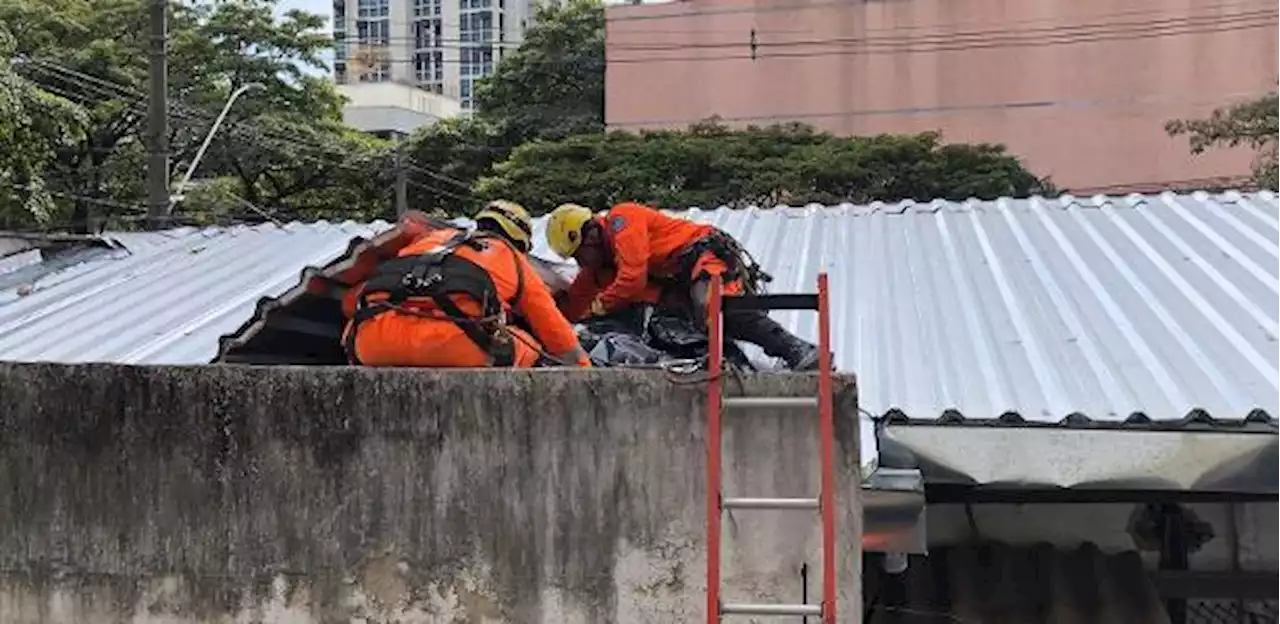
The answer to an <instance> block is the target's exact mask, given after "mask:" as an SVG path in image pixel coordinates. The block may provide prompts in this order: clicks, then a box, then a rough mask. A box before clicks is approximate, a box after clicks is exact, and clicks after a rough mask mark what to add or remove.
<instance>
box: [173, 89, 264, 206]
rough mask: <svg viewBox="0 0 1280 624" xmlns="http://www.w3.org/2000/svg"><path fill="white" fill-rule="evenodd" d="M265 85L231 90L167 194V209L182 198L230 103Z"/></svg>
mask: <svg viewBox="0 0 1280 624" xmlns="http://www.w3.org/2000/svg"><path fill="white" fill-rule="evenodd" d="M265 88H266V87H265V86H263V85H262V84H259V83H257V82H250V83H248V84H246V85H244V86H242V87H240V88H239V89H236V90H235V91H232V92H231V97H229V98H227V103H226V104H223V105H222V112H221V113H218V118H217V119H216V120H214V122H213V127H212V128H209V134H207V135H205V137H204V143H201V144H200V149H199V151H197V152H196V157H195V158H193V159H191V166H189V167H187V173H186V175H184V176H182V181H181V182H179V183H178V188H176V189H174V191H173V194H172V195H170V196H169V209H170V210H173V204H174V203H175V202H177V201H178V200H181V199H182V198H183V195H182V191H184V190H186V188H187V183H188V182H190V181H191V174H193V173H195V171H196V166H197V165H199V164H200V159H201V158H204V152H205V150H207V149H209V144H210V143H212V142H213V135H215V134H217V133H218V128H219V127H221V126H222V120H223V119H226V118H227V113H228V112H229V111H230V110H231V105H232V104H235V103H236V99H237V98H239V97H240V96H241V95H244V92H245V91H249V90H251V89H265Z"/></svg>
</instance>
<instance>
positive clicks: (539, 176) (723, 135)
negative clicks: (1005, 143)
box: [477, 122, 1056, 212]
mask: <svg viewBox="0 0 1280 624" xmlns="http://www.w3.org/2000/svg"><path fill="white" fill-rule="evenodd" d="M1054 192H1056V191H1055V189H1053V187H1052V185H1051V184H1050V183H1049V182H1048V181H1047V180H1040V179H1038V178H1037V177H1036V176H1035V175H1033V174H1031V173H1030V172H1028V171H1027V170H1026V169H1025V168H1023V167H1022V165H1021V164H1020V163H1019V162H1018V160H1017V159H1016V158H1014V157H1013V156H1010V155H1009V154H1007V153H1006V152H1005V150H1004V148H1003V147H1001V146H995V145H963V144H953V145H947V144H943V143H942V141H941V137H940V136H939V135H937V134H935V133H925V134H919V135H902V136H894V135H881V136H874V137H858V138H852V139H846V138H838V137H834V136H831V135H830V134H826V133H822V132H818V131H816V130H814V129H813V128H811V127H809V126H806V125H803V124H786V125H776V126H770V127H764V128H760V127H751V128H747V129H745V130H741V131H733V130H730V129H729V128H726V127H724V126H722V125H719V124H717V123H714V122H709V123H703V124H698V125H695V126H693V127H691V128H690V129H689V130H687V131H660V132H646V133H641V134H632V133H627V132H610V133H607V134H594V135H578V136H572V137H568V138H566V139H564V140H561V141H534V142H531V143H528V144H526V145H523V146H521V147H519V148H517V149H516V150H515V151H514V152H513V153H512V154H511V157H510V159H508V160H507V161H506V162H504V163H502V164H500V165H498V166H496V167H495V168H494V173H493V175H492V176H489V177H486V178H484V179H483V180H481V181H480V183H479V184H478V186H477V193H478V194H479V195H480V196H482V197H498V196H506V197H517V198H519V199H520V200H521V201H523V202H525V203H526V205H527V206H528V207H529V208H530V209H531V210H534V211H535V212H544V211H546V210H549V209H550V208H552V207H554V206H555V205H557V204H559V203H562V202H566V201H574V202H578V203H583V204H586V205H591V206H597V207H603V206H608V205H612V204H615V203H618V202H621V201H627V200H635V201H642V202H647V203H651V204H655V205H659V206H664V207H687V206H703V207H714V206H722V205H727V206H731V207H733V206H745V205H751V204H755V205H764V206H771V205H776V204H781V203H787V204H803V203H808V202H820V203H837V202H842V201H850V202H858V203H864V202H870V201H875V200H882V201H893V200H901V199H916V200H928V199H934V198H947V199H958V200H959V199H967V198H969V197H980V198H993V197H997V196H1026V195H1031V194H1037V193H1038V194H1052V193H1054Z"/></svg>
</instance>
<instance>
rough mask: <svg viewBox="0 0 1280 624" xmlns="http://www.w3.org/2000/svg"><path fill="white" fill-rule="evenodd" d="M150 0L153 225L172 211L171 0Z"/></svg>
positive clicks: (149, 145) (149, 213)
mask: <svg viewBox="0 0 1280 624" xmlns="http://www.w3.org/2000/svg"><path fill="white" fill-rule="evenodd" d="M150 2H151V40H150V46H149V54H148V56H149V61H148V70H149V73H150V83H151V88H150V90H149V98H148V104H147V134H148V138H149V141H148V142H147V148H148V150H149V152H150V158H149V159H148V161H147V204H148V206H147V216H148V217H149V220H150V222H151V227H152V228H157V227H160V226H161V225H162V223H163V221H164V219H163V217H166V216H168V214H169V68H168V58H167V55H168V49H167V48H168V39H169V19H168V17H169V16H168V9H169V6H168V0H150Z"/></svg>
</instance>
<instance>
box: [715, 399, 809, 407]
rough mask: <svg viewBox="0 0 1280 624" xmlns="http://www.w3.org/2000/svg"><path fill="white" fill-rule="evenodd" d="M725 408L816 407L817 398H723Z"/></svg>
mask: <svg viewBox="0 0 1280 624" xmlns="http://www.w3.org/2000/svg"><path fill="white" fill-rule="evenodd" d="M722 401H723V402H724V406H725V407H742V408H752V407H758V408H779V407H818V397H725V398H724V399H722Z"/></svg>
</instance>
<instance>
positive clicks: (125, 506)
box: [0, 365, 861, 624]
mask: <svg viewBox="0 0 1280 624" xmlns="http://www.w3.org/2000/svg"><path fill="white" fill-rule="evenodd" d="M737 383H738V382H731V383H730V389H731V390H732V391H735V392H736V391H737ZM742 383H743V384H744V388H745V391H746V392H748V393H750V394H769V395H774V394H784V395H785V394H803V393H810V392H812V391H813V390H814V386H815V385H816V384H815V379H814V378H813V377H811V376H765V377H756V378H748V379H746V380H744V381H742ZM841 388H842V390H841V392H840V394H839V398H838V403H839V406H840V407H839V408H838V409H839V410H840V413H841V415H840V418H839V421H838V426H837V430H838V431H837V438H838V439H837V452H838V453H839V457H840V458H841V460H840V461H839V462H838V467H837V472H838V479H841V480H842V482H846V483H853V482H854V481H853V471H854V467H855V466H856V464H857V462H856V458H857V456H858V455H857V452H856V449H855V448H854V445H855V443H856V440H857V431H858V429H857V427H856V426H855V421H854V419H853V414H855V410H854V393H853V391H852V388H851V382H849V381H848V380H842V381H841ZM703 389H704V386H703V385H702V384H701V383H684V384H679V383H674V382H673V381H672V380H671V379H669V378H668V377H666V376H664V375H663V374H660V373H656V372H654V373H645V372H636V371H630V372H627V371H593V372H560V371H536V372H516V373H512V372H454V373H449V372H440V371H413V370H373V369H347V368H339V369H308V368H301V367H295V368H248V367H232V366H216V367H193V368H167V367H122V366H110V365H89V366H58V365H0V410H2V411H0V621H2V622H6V623H17V624H24V623H35V622H40V623H46V622H49V623H52V622H77V623H97V622H113V623H114V622H138V623H141V622H149V623H159V622H165V623H176V622H197V621H198V622H249V621H252V622H259V621H261V622H349V621H365V622H441V623H451V624H452V623H455V622H456V623H464V622H465V623H477V624H478V623H492V622H519V623H521V624H525V623H535V622H547V623H556V624H569V623H579V622H580V623H584V624H588V623H589V624H597V623H602V622H627V623H630V622H661V623H666V624H669V623H672V622H690V621H697V620H698V619H700V618H701V617H702V615H701V614H702V608H703V599H704V598H703V596H704V594H703V585H704V581H703V575H704V565H705V559H704V555H703V552H704V549H703V523H704V515H703V514H704V501H705V498H704V497H705V490H704V487H703V484H704V471H705V462H704V446H703V432H704V431H703V428H704V418H703V411H702V405H703V403H702V397H703ZM815 426H816V418H812V419H810V418H806V417H805V416H804V415H803V414H798V413H796V412H790V413H776V412H772V411H768V410H764V411H759V412H747V413H734V414H732V415H731V416H730V417H729V418H727V420H726V431H725V435H726V438H725V440H724V448H725V451H726V454H727V455H726V460H725V462H724V465H725V471H726V489H727V494H728V495H745V496H752V495H754V496H770V495H772V496H805V495H810V494H812V493H816V491H817V479H816V461H815V457H816V455H815V453H816V448H817V445H816V440H817V436H816V430H815V428H814V427H815ZM841 491H842V492H846V491H848V488H847V487H846V488H842V490H841ZM840 503H841V509H840V511H839V522H840V543H839V544H838V551H839V557H838V559H839V562H840V565H841V566H842V577H841V578H842V583H841V590H842V593H841V596H840V599H841V601H842V604H841V606H842V607H843V609H844V611H843V613H844V614H845V615H846V616H848V615H849V614H853V613H857V612H859V611H860V608H861V607H860V597H859V595H858V594H859V592H858V591H857V588H858V586H857V584H856V582H855V581H854V580H853V577H852V570H853V569H854V568H855V562H856V561H858V560H859V559H860V550H859V545H858V542H857V540H856V539H854V538H853V535H855V534H856V533H854V531H856V522H857V521H858V515H857V514H856V513H853V512H852V510H851V509H850V506H849V503H850V500H849V498H848V497H847V496H842V497H841V498H840ZM724 527H725V531H726V538H725V540H724V552H725V573H726V577H727V583H726V584H727V588H728V589H727V590H726V598H728V599H739V600H742V599H747V600H759V601H789V602H796V601H798V599H799V595H800V591H801V587H800V579H799V576H798V570H799V568H800V565H801V564H802V563H804V562H807V563H808V564H809V566H810V569H811V570H816V566H817V564H818V562H819V554H818V553H819V549H818V546H819V542H818V539H819V536H818V533H817V528H818V525H817V523H816V521H815V520H813V519H812V516H811V514H809V513H808V512H759V511H755V512H738V513H737V514H736V516H731V517H728V518H727V519H726V521H725V524H724ZM820 593H821V588H820V582H819V581H818V578H817V574H816V573H811V575H810V588H809V595H810V597H811V600H812V601H816V600H817V599H818V598H817V596H818V595H819V594H820ZM361 618H363V619H361ZM742 621H750V620H747V619H743V620H742ZM841 621H849V620H846V619H845V618H844V617H842V618H841Z"/></svg>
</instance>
